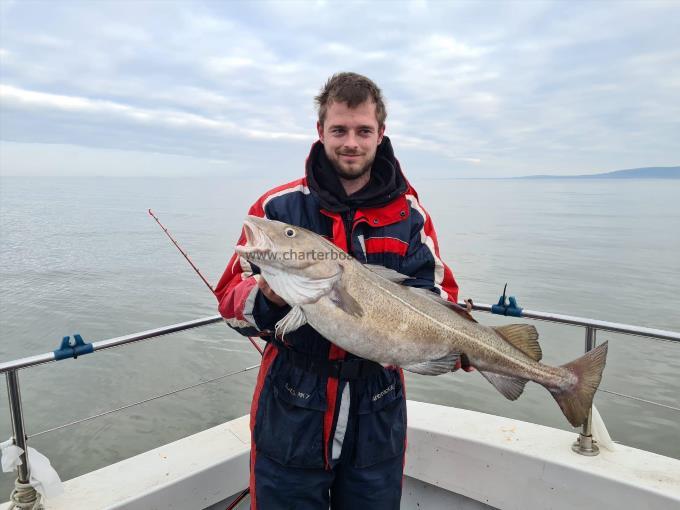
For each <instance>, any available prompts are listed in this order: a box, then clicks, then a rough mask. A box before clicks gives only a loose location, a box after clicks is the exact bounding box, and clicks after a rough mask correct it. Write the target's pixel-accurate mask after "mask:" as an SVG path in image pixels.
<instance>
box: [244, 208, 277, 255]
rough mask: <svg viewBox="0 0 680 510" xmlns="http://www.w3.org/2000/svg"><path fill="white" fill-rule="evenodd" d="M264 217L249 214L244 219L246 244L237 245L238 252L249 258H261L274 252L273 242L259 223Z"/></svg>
mask: <svg viewBox="0 0 680 510" xmlns="http://www.w3.org/2000/svg"><path fill="white" fill-rule="evenodd" d="M261 221H267V220H264V219H262V218H257V217H253V216H248V217H247V218H246V219H245V220H244V221H243V233H244V234H245V236H246V244H245V245H239V246H237V247H236V253H238V254H239V255H243V256H244V257H246V258H247V259H255V258H257V259H259V258H261V257H262V256H263V255H266V254H269V253H271V252H272V246H273V243H272V241H271V239H270V238H269V236H267V234H265V233H264V230H262V228H261V227H260V226H259V225H258V223H259V222H261Z"/></svg>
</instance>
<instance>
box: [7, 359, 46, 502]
mask: <svg viewBox="0 0 680 510" xmlns="http://www.w3.org/2000/svg"><path fill="white" fill-rule="evenodd" d="M6 378H7V397H8V399H9V414H10V419H11V421H12V433H13V435H14V444H15V445H16V446H18V447H19V448H21V449H22V450H23V451H24V453H22V454H21V465H20V466H19V467H18V474H17V480H16V481H15V482H14V490H13V491H12V495H11V497H10V501H11V503H10V508H17V509H28V508H38V507H39V505H40V503H39V498H38V494H37V493H36V492H35V489H34V488H33V487H32V486H31V485H30V483H29V479H30V469H29V466H28V447H27V445H26V432H25V430H24V414H23V411H22V409H21V392H20V390H19V376H18V375H17V371H16V370H10V371H9V372H7V373H6Z"/></svg>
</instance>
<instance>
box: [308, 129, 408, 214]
mask: <svg viewBox="0 0 680 510" xmlns="http://www.w3.org/2000/svg"><path fill="white" fill-rule="evenodd" d="M305 171H306V174H307V184H308V186H309V188H310V190H312V192H313V193H315V194H316V195H317V196H318V198H319V201H320V202H321V207H323V208H324V209H326V210H328V211H332V212H345V211H348V210H349V209H358V208H360V207H363V208H368V207H380V206H383V205H385V204H387V203H389V202H391V201H392V200H394V199H395V198H396V197H398V196H400V195H402V194H403V193H404V192H405V191H406V189H407V183H406V179H405V178H404V175H403V174H402V172H401V168H400V167H399V162H398V161H397V160H396V158H395V157H394V151H393V150H392V144H391V143H390V139H389V138H387V137H386V136H385V137H383V140H382V142H381V143H380V145H378V150H377V151H376V155H375V160H374V161H373V166H372V167H371V179H370V181H369V182H368V184H366V186H364V187H363V188H361V189H360V190H359V191H357V192H356V193H353V194H352V195H350V196H347V194H346V193H345V188H343V186H342V183H341V182H340V179H339V178H338V175H337V173H336V171H335V168H333V165H332V164H331V162H330V161H329V160H328V158H327V157H326V152H325V151H324V147H323V144H322V143H321V141H318V142H316V143H315V144H314V145H313V146H312V150H311V152H310V154H309V158H308V159H307V167H306V169H305Z"/></svg>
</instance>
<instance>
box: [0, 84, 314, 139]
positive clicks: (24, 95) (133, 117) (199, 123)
mask: <svg viewBox="0 0 680 510" xmlns="http://www.w3.org/2000/svg"><path fill="white" fill-rule="evenodd" d="M0 99H1V100H2V101H3V104H4V105H5V107H9V108H15V109H22V108H38V109H43V110H49V109H54V110H61V111H67V112H74V113H82V114H98V115H105V116H111V117H116V118H119V119H124V120H127V121H131V122H134V123H139V124H151V125H156V126H158V125H162V126H165V127H171V128H181V129H205V130H210V131H215V132H218V133H220V134H224V135H237V136H242V137H245V138H251V139H255V140H307V139H308V138H309V136H308V135H306V134H304V133H286V132H277V131H266V130H260V129H248V128H244V127H241V126H239V125H237V124H235V123H233V122H228V121H224V120H214V119H211V118H208V117H204V116H201V115H196V114H193V113H187V112H182V111H168V110H166V111H159V110H150V109H144V108H136V107H132V106H129V105H125V104H119V103H114V102H112V101H102V100H92V99H88V98H84V97H73V96H64V95H57V94H47V93H44V92H34V91H29V90H22V89H19V88H16V87H11V86H8V85H0Z"/></svg>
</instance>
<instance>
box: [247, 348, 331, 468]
mask: <svg viewBox="0 0 680 510" xmlns="http://www.w3.org/2000/svg"><path fill="white" fill-rule="evenodd" d="M325 410H326V382H325V379H323V378H322V377H321V376H318V375H316V374H311V373H309V372H305V371H303V370H301V369H299V368H296V367H293V366H291V365H289V364H288V363H286V362H284V361H283V360H280V359H277V360H276V361H275V362H274V366H273V367H272V370H271V372H270V373H269V374H268V375H267V378H266V380H265V384H264V386H263V388H262V393H261V394H260V399H259V403H258V408H257V416H256V420H255V428H254V430H253V438H254V440H255V447H256V448H257V451H258V452H259V453H262V454H264V455H266V456H268V457H270V458H272V459H273V460H275V461H277V462H279V463H281V464H283V465H286V466H295V467H305V468H311V467H323V465H324V456H323V416H324V412H325Z"/></svg>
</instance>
